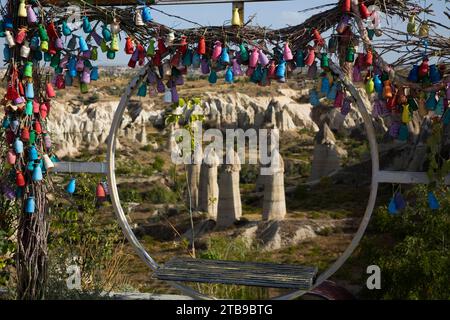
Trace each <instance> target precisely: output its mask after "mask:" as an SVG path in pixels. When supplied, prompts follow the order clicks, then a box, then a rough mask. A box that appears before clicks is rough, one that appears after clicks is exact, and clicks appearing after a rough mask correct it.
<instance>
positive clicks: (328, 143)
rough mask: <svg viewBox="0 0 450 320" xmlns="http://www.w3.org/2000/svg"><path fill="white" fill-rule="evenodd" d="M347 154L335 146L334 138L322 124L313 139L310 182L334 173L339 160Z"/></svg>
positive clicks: (327, 127)
mask: <svg viewBox="0 0 450 320" xmlns="http://www.w3.org/2000/svg"><path fill="white" fill-rule="evenodd" d="M346 154H347V152H346V151H345V150H344V149H342V148H340V147H338V146H337V145H336V138H335V137H334V134H333V132H332V131H331V129H330V127H329V126H328V124H327V123H326V122H324V123H323V125H322V127H321V128H320V130H319V132H318V133H317V135H316V138H315V145H314V153H313V160H312V165H311V176H310V177H309V180H310V181H314V180H317V179H320V178H322V177H324V176H327V175H329V174H330V173H332V172H333V171H336V170H337V169H339V167H340V160H341V157H342V156H345V155H346Z"/></svg>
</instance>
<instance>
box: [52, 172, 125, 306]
mask: <svg viewBox="0 0 450 320" xmlns="http://www.w3.org/2000/svg"><path fill="white" fill-rule="evenodd" d="M96 183H97V182H96V181H94V180H93V179H92V178H88V177H86V176H82V178H81V179H77V191H76V194H75V195H74V196H73V197H71V204H69V205H68V204H67V201H65V200H64V199H61V198H58V199H57V200H56V201H55V202H54V203H53V205H52V207H51V208H50V214H49V216H50V217H51V229H50V234H49V240H48V244H49V261H50V266H49V271H50V272H49V282H48V288H47V294H46V298H48V299H80V298H83V299H86V298H90V299H93V298H99V297H100V293H101V292H108V291H111V290H117V289H118V288H121V287H122V286H124V285H127V283H126V281H125V279H124V278H123V276H122V272H123V270H124V268H125V265H126V263H127V258H126V255H125V253H124V249H123V246H124V245H123V243H124V242H123V241H124V239H123V236H122V233H121V232H120V229H119V227H118V225H117V223H115V222H112V223H110V222H102V221H101V220H100V219H99V215H98V212H97V208H96V206H95V203H96V200H95V186H96ZM69 265H76V266H77V267H78V268H79V269H80V274H81V288H80V290H75V289H74V290H69V289H68V288H67V284H66V278H67V277H68V274H67V273H66V269H67V267H68V266H69Z"/></svg>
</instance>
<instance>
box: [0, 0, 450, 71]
mask: <svg viewBox="0 0 450 320" xmlns="http://www.w3.org/2000/svg"><path fill="white" fill-rule="evenodd" d="M5 2H6V0H1V3H2V4H4V3H5ZM336 2H337V0H310V1H305V0H290V1H289V0H288V1H272V2H260V3H246V4H245V20H247V19H248V18H249V17H250V16H252V15H255V18H254V19H253V21H254V23H256V24H258V25H261V26H267V27H271V28H281V27H285V26H287V25H296V24H299V23H301V22H303V21H304V20H305V19H307V18H308V17H309V16H311V15H312V14H314V13H317V12H320V11H321V10H316V11H309V12H306V13H299V12H298V11H301V10H304V9H307V8H311V7H315V6H320V5H323V4H329V3H336ZM417 3H420V4H421V5H423V4H424V3H426V4H427V5H429V4H433V9H434V10H435V12H436V16H435V17H431V18H433V19H435V20H437V21H439V22H440V23H442V24H444V25H449V20H448V19H447V17H446V16H445V15H444V14H443V12H444V11H445V10H447V11H449V10H450V2H449V0H418V1H417ZM446 7H447V8H449V9H446ZM155 8H157V9H160V10H163V11H165V12H167V13H169V14H174V15H178V16H182V17H184V18H186V19H189V20H193V21H196V22H198V23H200V24H202V25H223V24H224V23H229V21H230V19H231V12H232V10H231V4H230V3H227V4H211V5H165V6H162V5H159V6H156V7H155ZM322 10H324V9H322ZM152 16H153V19H154V21H157V22H159V23H162V24H165V25H167V26H169V27H173V28H187V27H193V25H192V24H189V23H187V22H184V21H181V20H179V19H176V18H171V17H168V16H166V15H164V14H161V13H159V12H156V11H154V10H153V11H152ZM386 24H389V26H390V27H394V28H400V29H403V30H406V23H405V22H402V21H400V19H392V20H390V19H389V20H383V21H382V26H383V25H386ZM435 31H436V32H439V33H441V34H443V35H445V36H447V37H450V33H449V31H448V30H445V29H443V28H438V29H436V30H435ZM122 38H124V37H122ZM3 44H4V39H3V38H1V39H0V46H1V48H3ZM123 46H124V45H123V43H122V46H121V48H123ZM0 57H1V59H2V60H3V50H0ZM390 58H391V59H393V58H395V57H393V56H391V57H390ZM128 60H129V56H127V55H125V54H124V52H123V50H120V52H119V53H118V54H117V56H116V59H115V60H108V59H106V57H105V55H104V54H103V53H100V51H99V61H98V64H99V65H111V64H113V65H125V64H127V63H128ZM388 60H389V59H388Z"/></svg>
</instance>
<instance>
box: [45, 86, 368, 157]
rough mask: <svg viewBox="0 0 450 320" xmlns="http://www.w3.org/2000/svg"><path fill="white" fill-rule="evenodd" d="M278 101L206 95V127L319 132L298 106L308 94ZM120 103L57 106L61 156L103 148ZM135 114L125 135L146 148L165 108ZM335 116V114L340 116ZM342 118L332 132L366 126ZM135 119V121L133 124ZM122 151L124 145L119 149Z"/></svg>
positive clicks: (52, 124)
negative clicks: (149, 132) (148, 130)
mask: <svg viewBox="0 0 450 320" xmlns="http://www.w3.org/2000/svg"><path fill="white" fill-rule="evenodd" d="M276 94H277V95H274V96H264V97H251V96H248V95H246V94H241V93H233V94H218V93H212V92H206V93H205V94H204V96H203V102H204V108H205V109H204V112H205V115H206V122H207V124H208V126H210V127H218V128H220V127H226V128H242V129H248V128H261V127H266V126H270V127H274V128H278V129H280V131H286V130H297V129H308V130H311V131H314V132H317V131H318V130H319V128H318V126H317V124H316V122H315V121H314V120H313V118H312V115H311V110H312V107H311V105H310V104H309V103H307V102H304V103H303V102H299V100H300V98H301V96H302V95H303V94H305V92H302V91H300V92H299V91H297V90H292V89H280V90H278V91H277V93H276ZM118 103H119V100H110V101H104V99H103V97H102V96H101V97H100V99H99V102H96V103H92V104H90V105H83V104H73V103H62V102H58V101H55V102H54V104H53V106H52V108H53V110H52V119H51V121H49V131H50V132H51V134H52V137H53V140H54V143H55V145H56V150H57V152H56V153H57V155H58V156H59V157H63V156H76V155H77V154H78V153H79V152H80V151H81V150H83V149H85V148H87V149H89V150H95V149H98V148H99V147H103V146H104V145H105V144H106V140H107V137H108V134H109V130H110V126H111V122H112V118H113V116H114V112H115V110H116V108H117V105H118ZM132 105H133V107H132V108H130V109H132V110H134V111H136V110H138V111H139V110H140V109H142V110H140V112H139V115H137V116H136V112H134V113H133V112H125V114H124V117H123V121H122V123H121V129H120V131H119V132H120V135H121V136H122V137H125V138H126V139H129V140H130V141H132V142H137V143H140V144H146V143H147V140H146V127H147V126H152V125H153V126H157V127H163V126H164V113H165V109H166V107H167V106H166V105H164V104H160V103H156V104H155V103H152V102H148V100H147V101H144V102H142V101H139V99H134V100H133V102H132ZM335 111H336V112H335ZM352 113H353V114H349V115H347V117H345V118H344V117H343V116H342V115H340V113H339V112H338V110H331V112H329V113H328V114H330V116H329V118H330V121H329V125H330V128H331V129H335V130H348V129H350V128H353V127H355V126H357V125H359V124H361V121H362V120H361V119H360V116H359V115H358V113H357V112H352ZM132 116H133V119H132ZM118 147H119V148H120V144H119V145H118Z"/></svg>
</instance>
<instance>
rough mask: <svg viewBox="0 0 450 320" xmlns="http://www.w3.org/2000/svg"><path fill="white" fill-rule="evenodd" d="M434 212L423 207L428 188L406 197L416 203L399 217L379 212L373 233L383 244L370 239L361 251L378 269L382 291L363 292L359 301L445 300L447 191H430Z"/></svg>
mask: <svg viewBox="0 0 450 320" xmlns="http://www.w3.org/2000/svg"><path fill="white" fill-rule="evenodd" d="M435 194H436V196H437V197H438V199H439V202H440V208H439V209H438V210H431V209H429V208H428V204H427V187H426V186H417V187H415V188H413V189H412V190H411V191H410V192H408V193H407V195H406V196H407V197H408V198H410V199H415V200H416V203H415V204H414V205H411V206H408V207H407V208H406V209H405V210H404V211H402V212H401V213H399V214H398V215H394V216H392V215H390V214H389V213H388V212H387V209H386V208H385V207H384V208H381V209H380V210H378V212H377V213H376V215H375V217H374V221H373V223H372V230H371V231H372V232H376V233H378V234H382V236H381V237H380V238H381V240H382V241H379V243H378V244H377V243H375V242H374V238H369V239H367V240H366V241H364V242H363V244H362V247H361V252H362V254H363V255H365V260H366V261H368V263H371V264H376V265H378V266H379V267H380V268H381V281H382V285H381V287H382V288H381V290H370V291H369V290H367V291H365V292H364V293H363V295H364V296H367V297H370V298H381V299H445V300H448V299H450V286H449V283H450V272H449V270H450V241H449V239H450V191H449V189H448V188H446V187H441V188H438V190H437V191H436V192H435Z"/></svg>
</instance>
